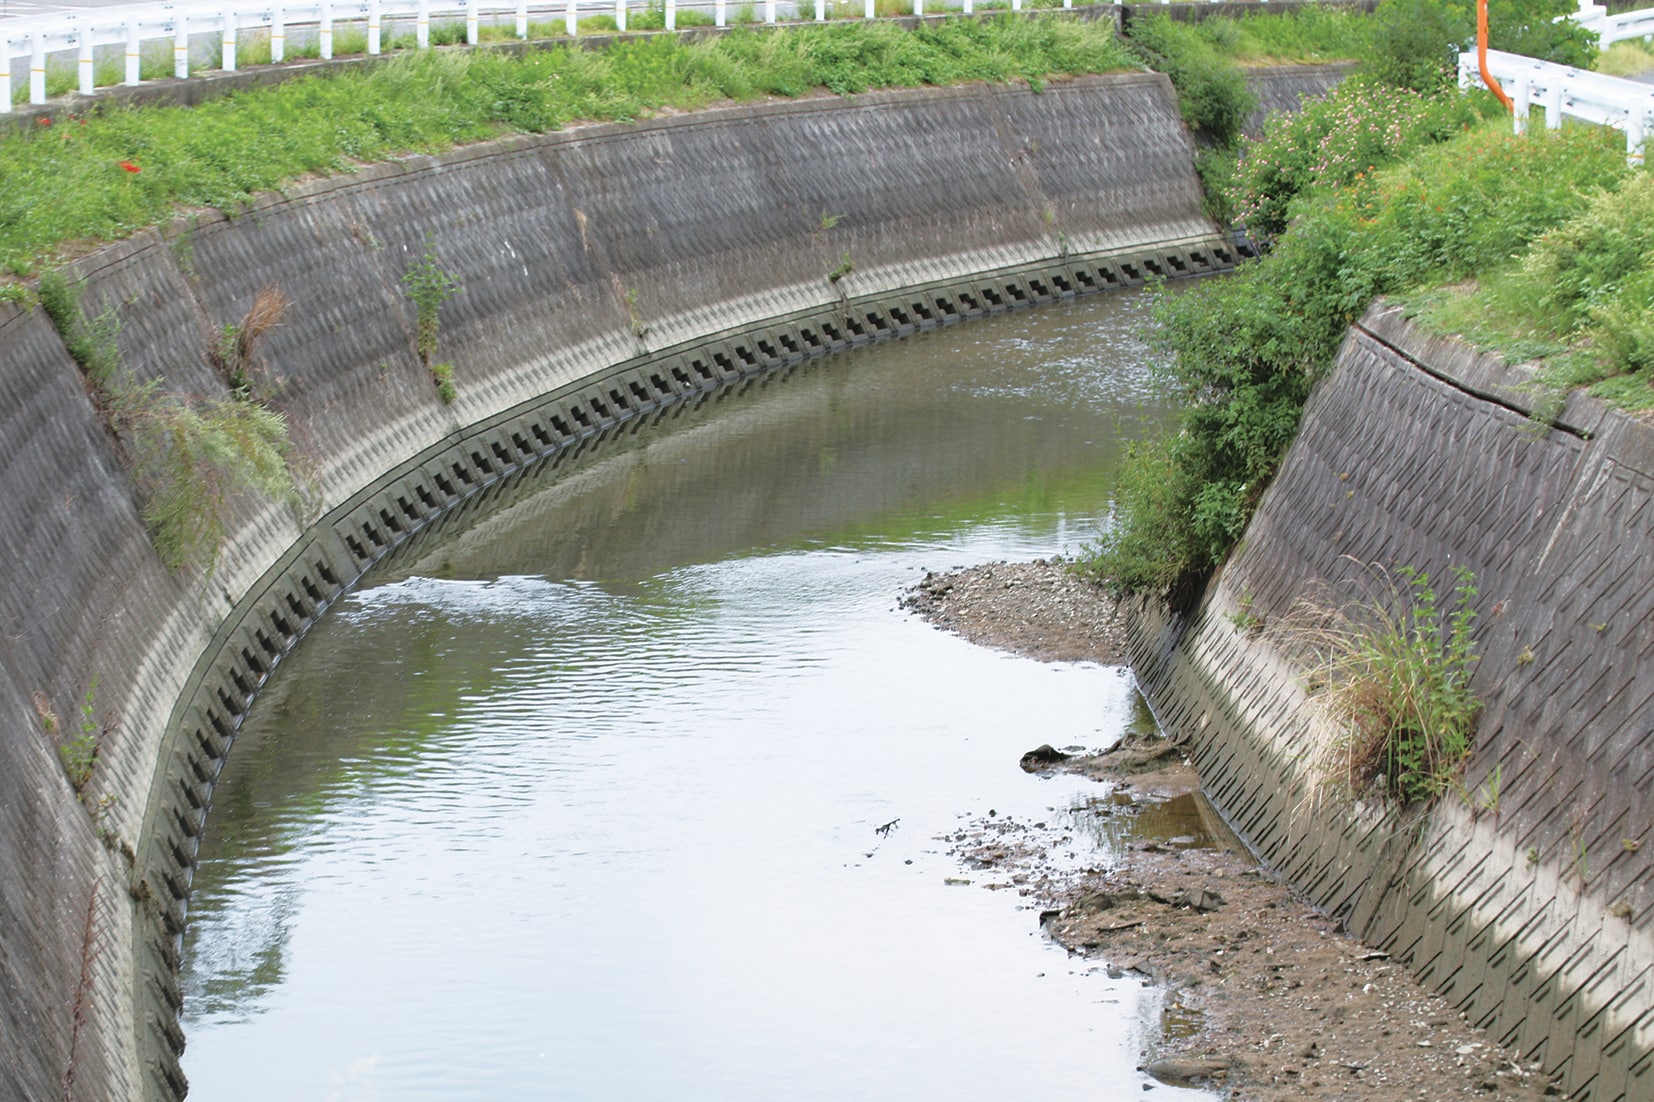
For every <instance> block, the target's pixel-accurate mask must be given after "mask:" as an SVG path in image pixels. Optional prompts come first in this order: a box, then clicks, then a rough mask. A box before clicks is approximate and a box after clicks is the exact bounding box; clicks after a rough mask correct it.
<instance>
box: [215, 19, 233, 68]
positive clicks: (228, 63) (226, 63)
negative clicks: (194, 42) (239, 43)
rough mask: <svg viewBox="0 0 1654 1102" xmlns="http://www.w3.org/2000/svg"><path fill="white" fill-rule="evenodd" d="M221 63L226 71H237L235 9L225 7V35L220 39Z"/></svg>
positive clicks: (219, 61)
mask: <svg viewBox="0 0 1654 1102" xmlns="http://www.w3.org/2000/svg"><path fill="white" fill-rule="evenodd" d="M218 63H219V65H220V66H221V67H222V68H223V70H224V71H225V72H226V73H233V72H235V9H234V8H225V9H224V37H223V38H222V39H220V47H219V60H218Z"/></svg>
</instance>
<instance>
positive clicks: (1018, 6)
mask: <svg viewBox="0 0 1654 1102" xmlns="http://www.w3.org/2000/svg"><path fill="white" fill-rule="evenodd" d="M1011 10H1012V11H1021V10H1022V0H1011Z"/></svg>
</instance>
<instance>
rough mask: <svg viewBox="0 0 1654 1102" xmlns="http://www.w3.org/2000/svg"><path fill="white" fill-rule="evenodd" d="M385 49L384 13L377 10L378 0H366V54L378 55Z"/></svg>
mask: <svg viewBox="0 0 1654 1102" xmlns="http://www.w3.org/2000/svg"><path fill="white" fill-rule="evenodd" d="M384 49H385V14H384V12H382V11H380V10H379V0H368V55H369V56H370V57H372V56H378V55H379V54H381V53H383V52H384Z"/></svg>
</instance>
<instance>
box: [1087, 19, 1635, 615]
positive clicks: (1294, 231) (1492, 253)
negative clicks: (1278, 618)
mask: <svg viewBox="0 0 1654 1102" xmlns="http://www.w3.org/2000/svg"><path fill="white" fill-rule="evenodd" d="M1555 6H1556V4H1555V3H1554V2H1553V0H1543V2H1541V3H1537V4H1535V5H1525V6H1524V8H1523V11H1524V12H1527V14H1529V15H1531V16H1532V18H1531V19H1529V20H1528V21H1527V23H1525V24H1524V23H1521V22H1519V21H1517V20H1515V19H1512V20H1510V22H1509V23H1508V24H1507V26H1509V27H1510V28H1511V29H1510V31H1509V33H1510V34H1512V35H1518V32H1520V33H1521V34H1523V35H1527V37H1528V39H1529V40H1530V48H1535V49H1537V48H1538V47H1539V46H1542V45H1544V44H1545V42H1549V46H1548V47H1547V48H1548V49H1550V50H1551V51H1552V52H1553V53H1554V54H1555V56H1557V57H1559V58H1560V59H1564V60H1566V59H1568V58H1570V57H1571V53H1570V52H1571V51H1573V50H1574V49H1575V48H1576V47H1577V43H1576V42H1575V40H1574V36H1572V35H1554V36H1552V38H1550V39H1546V38H1545V36H1546V35H1549V34H1550V33H1551V32H1549V31H1545V32H1541V31H1536V30H1533V25H1534V24H1536V23H1538V22H1546V23H1547V26H1548V25H1549V24H1548V19H1549V16H1550V14H1552V12H1551V8H1552V7H1555ZM1530 8H1531V10H1529V9H1530ZM1421 11H1424V12H1426V14H1428V15H1429V16H1430V18H1431V19H1432V20H1434V21H1435V22H1436V23H1439V24H1440V25H1441V26H1442V27H1445V28H1448V29H1449V30H1450V31H1451V30H1453V29H1455V28H1458V27H1459V23H1460V21H1461V16H1462V12H1460V10H1459V8H1458V7H1457V6H1456V5H1455V4H1451V3H1445V4H1444V3H1439V2H1436V0H1430V2H1429V3H1428V4H1426V3H1425V0H1389V2H1388V3H1386V4H1385V5H1383V6H1382V7H1381V8H1380V9H1379V12H1378V16H1377V18H1375V20H1374V21H1373V22H1374V25H1375V26H1376V27H1377V28H1379V30H1380V31H1384V32H1385V33H1387V34H1390V37H1388V38H1386V37H1383V35H1381V36H1380V39H1379V46H1380V47H1381V48H1380V51H1379V52H1378V53H1376V54H1375V56H1374V58H1373V59H1372V61H1371V62H1370V63H1369V64H1368V65H1367V66H1366V67H1365V70H1364V71H1363V72H1362V73H1361V74H1359V75H1358V76H1357V77H1356V78H1354V79H1353V80H1351V81H1350V82H1348V83H1347V84H1346V85H1345V86H1344V87H1343V88H1341V89H1340V90H1339V91H1338V92H1337V93H1335V94H1334V95H1332V96H1330V97H1328V98H1327V99H1326V100H1323V101H1320V102H1317V103H1311V104H1306V106H1305V109H1304V110H1303V111H1302V112H1300V113H1299V114H1297V115H1296V116H1293V117H1290V118H1283V119H1280V120H1278V121H1277V122H1276V124H1275V125H1274V126H1273V127H1272V128H1271V129H1270V130H1269V131H1268V132H1267V133H1266V134H1265V135H1264V136H1262V137H1261V138H1259V139H1257V140H1255V141H1248V142H1245V143H1243V144H1242V145H1241V147H1240V148H1239V149H1238V151H1237V155H1236V160H1235V162H1234V163H1233V164H1232V165H1223V164H1217V163H1214V161H1213V160H1211V159H1208V160H1207V161H1206V162H1205V163H1203V165H1202V174H1203V177H1204V178H1205V180H1206V183H1207V186H1208V188H1209V190H1210V191H1211V192H1212V193H1213V194H1212V202H1211V204H1210V205H1211V206H1212V207H1213V208H1214V209H1215V210H1217V211H1220V212H1222V213H1223V214H1225V215H1227V216H1229V217H1232V218H1233V219H1234V220H1235V221H1236V222H1238V223H1239V224H1240V225H1241V226H1242V227H1244V228H1245V229H1246V230H1247V231H1249V232H1250V233H1252V234H1253V235H1254V236H1255V237H1257V238H1259V239H1260V240H1261V241H1262V242H1264V243H1265V244H1267V245H1272V246H1273V248H1272V252H1271V253H1270V255H1268V256H1267V257H1266V258H1265V259H1264V260H1262V261H1261V262H1260V263H1258V264H1256V265H1253V266H1250V267H1248V268H1246V269H1244V270H1243V271H1241V272H1240V273H1239V274H1237V275H1236V277H1235V278H1234V279H1232V280H1227V281H1224V282H1223V283H1222V284H1216V285H1212V286H1209V287H1205V288H1201V289H1199V290H1197V291H1196V292H1194V293H1192V294H1188V295H1183V296H1178V297H1175V298H1171V297H1168V298H1166V299H1165V300H1164V301H1163V302H1162V304H1161V307H1160V311H1159V320H1160V322H1161V323H1162V329H1161V340H1162V343H1163V345H1164V348H1165V350H1166V352H1167V353H1168V355H1167V356H1166V357H1165V359H1164V363H1165V365H1166V366H1165V372H1166V375H1165V382H1166V385H1167V386H1168V388H1169V389H1171V390H1172V391H1173V392H1175V393H1176V394H1177V395H1178V396H1179V397H1180V398H1181V399H1182V400H1183V403H1184V412H1183V415H1182V418H1181V421H1180V424H1179V425H1178V427H1177V428H1176V429H1175V430H1174V431H1173V432H1171V433H1169V434H1168V435H1167V436H1166V437H1164V438H1163V439H1161V440H1159V441H1157V442H1154V443H1151V444H1149V445H1147V446H1145V447H1142V448H1139V449H1138V450H1137V452H1136V456H1135V458H1134V460H1133V462H1132V463H1130V464H1128V465H1127V468H1126V471H1125V473H1124V474H1123V476H1122V485H1121V487H1120V490H1119V492H1118V495H1117V508H1118V514H1119V516H1118V520H1117V523H1116V525H1115V526H1114V528H1113V530H1112V531H1111V532H1110V533H1109V534H1108V535H1107V536H1106V537H1105V538H1104V540H1103V542H1102V544H1101V546H1100V547H1099V548H1097V549H1096V553H1095V555H1094V556H1093V557H1092V561H1091V567H1090V568H1091V569H1092V570H1094V571H1095V572H1096V573H1097V574H1099V575H1100V576H1102V577H1104V578H1106V579H1108V580H1109V582H1110V583H1111V584H1112V585H1114V586H1115V587H1117V588H1118V589H1120V590H1122V591H1125V592H1152V593H1156V594H1159V595H1162V596H1170V597H1173V598H1181V597H1185V596H1191V595H1192V594H1193V593H1194V592H1195V591H1196V588H1197V585H1198V583H1199V581H1200V580H1201V579H1202V578H1204V577H1205V576H1206V575H1207V574H1208V573H1209V572H1210V571H1211V570H1212V569H1213V568H1215V567H1216V566H1217V565H1218V564H1219V563H1220V562H1222V561H1223V559H1224V558H1225V557H1226V556H1227V555H1228V553H1229V551H1230V549H1231V548H1232V547H1233V546H1234V544H1235V541H1236V540H1238V539H1239V538H1240V536H1241V533H1242V532H1243V530H1244V529H1245V527H1246V524H1247V521H1248V520H1249V518H1250V517H1251V514H1252V511H1253V509H1254V508H1255V507H1256V505H1257V503H1258V501H1259V499H1260V497H1261V496H1262V493H1263V491H1264V489H1265V487H1266V486H1267V485H1268V484H1269V482H1270V480H1271V479H1272V478H1273V476H1274V473H1275V470H1276V467H1277V465H1278V464H1279V462H1280V460H1281V457H1282V455H1283V454H1284V453H1285V450H1286V448H1287V446H1288V445H1289V444H1290V443H1291V441H1292V439H1293V437H1294V435H1295V434H1296V432H1297V426H1298V418H1299V415H1300V413H1301V411H1302V409H1303V404H1304V402H1305V400H1306V399H1307V398H1308V395H1309V391H1310V388H1311V387H1312V386H1313V385H1314V383H1315V382H1316V380H1317V379H1319V378H1320V376H1321V375H1322V374H1323V373H1324V372H1325V371H1326V370H1327V368H1328V367H1329V366H1330V365H1331V363H1332V360H1333V356H1334V354H1335V353H1336V351H1337V349H1338V346H1339V343H1340V342H1341V341H1342V340H1343V337H1344V334H1345V332H1346V330H1347V329H1348V327H1349V325H1350V324H1351V323H1352V322H1354V321H1355V319H1356V318H1358V317H1359V316H1360V315H1361V313H1362V312H1363V311H1364V310H1365V309H1366V307H1367V305H1368V304H1369V303H1370V302H1371V301H1372V300H1373V299H1374V298H1375V297H1377V296H1379V295H1399V296H1408V297H1410V299H1411V300H1414V301H1418V302H1421V303H1426V302H1428V303H1436V304H1440V305H1439V310H1438V313H1437V314H1436V315H1435V316H1438V317H1440V318H1441V319H1443V320H1442V324H1444V325H1449V326H1454V325H1463V324H1466V323H1465V319H1466V318H1467V317H1469V316H1471V315H1476V314H1479V313H1480V312H1486V313H1487V314H1488V315H1489V316H1490V318H1491V319H1492V321H1490V322H1489V323H1488V327H1487V328H1486V329H1485V331H1484V332H1482V333H1481V334H1479V336H1480V338H1481V339H1482V340H1484V341H1485V342H1486V343H1490V344H1493V345H1499V344H1500V342H1501V341H1504V342H1505V345H1504V346H1505V347H1508V348H1510V349H1512V350H1513V351H1524V352H1529V353H1531V350H1533V349H1537V348H1540V347H1541V345H1540V344H1535V343H1534V342H1535V339H1536V338H1535V328H1536V325H1537V324H1538V323H1539V320H1540V319H1537V318H1533V317H1530V316H1529V315H1530V314H1532V313H1534V311H1533V310H1531V309H1530V307H1529V304H1536V305H1537V304H1540V303H1547V302H1548V303H1551V304H1552V306H1550V307H1547V310H1548V313H1547V312H1546V311H1543V310H1542V311H1538V313H1539V314H1541V315H1544V316H1548V317H1550V318H1552V319H1554V321H1555V324H1556V326H1558V327H1559V328H1557V329H1556V331H1555V334H1554V335H1553V336H1551V337H1549V338H1547V339H1549V340H1550V341H1551V344H1550V345H1549V346H1546V347H1552V348H1561V347H1562V345H1563V344H1565V343H1566V342H1567V341H1569V340H1573V341H1575V342H1576V343H1577V344H1579V345H1581V346H1582V351H1581V353H1580V356H1581V357H1583V358H1584V359H1586V360H1589V361H1590V363H1591V364H1592V365H1593V366H1592V367H1591V368H1590V369H1589V370H1588V371H1585V370H1582V369H1580V367H1579V363H1580V357H1576V358H1574V359H1571V360H1568V361H1567V366H1568V369H1569V370H1570V371H1571V372H1572V373H1571V374H1566V375H1564V376H1559V378H1560V380H1561V382H1563V383H1572V382H1578V381H1582V380H1589V379H1591V378H1593V377H1600V375H1603V374H1607V375H1614V376H1619V375H1622V374H1623V373H1626V372H1633V373H1638V374H1639V375H1640V373H1641V372H1642V371H1643V369H1644V367H1646V365H1647V363H1648V361H1649V360H1650V359H1654V351H1651V349H1654V332H1651V331H1650V326H1649V325H1648V323H1647V322H1646V321H1645V320H1644V319H1645V318H1646V317H1647V316H1648V315H1647V311H1648V307H1649V305H1650V301H1649V299H1650V295H1651V294H1654V277H1649V276H1647V275H1646V274H1645V273H1644V268H1645V267H1646V266H1647V263H1648V262H1647V261H1646V260H1644V259H1642V258H1643V257H1646V256H1647V255H1649V252H1648V250H1647V248H1643V249H1642V251H1641V252H1640V253H1639V252H1638V245H1637V241H1640V240H1642V237H1645V236H1646V235H1641V236H1639V235H1637V234H1632V235H1631V238H1632V239H1631V240H1630V241H1629V243H1627V239H1626V236H1625V233H1624V232H1622V231H1623V230H1624V227H1625V225H1627V224H1629V223H1636V222H1637V219H1638V217H1639V214H1638V212H1640V211H1642V210H1644V207H1643V206H1639V205H1638V204H1639V203H1640V202H1642V200H1641V199H1640V197H1641V195H1642V191H1641V190H1639V189H1635V188H1634V189H1631V190H1629V191H1627V192H1626V193H1625V194H1624V195H1622V196H1616V197H1615V198H1613V199H1603V200H1598V201H1597V202H1595V203H1594V204H1589V203H1588V202H1587V196H1588V195H1590V194H1591V193H1592V192H1595V191H1601V190H1606V191H1613V190H1615V189H1617V188H1618V187H1619V185H1620V183H1621V181H1622V180H1624V179H1625V178H1626V174H1627V169H1626V167H1625V164H1624V159H1623V155H1622V152H1621V150H1620V148H1619V139H1618V136H1617V135H1615V134H1612V133H1611V132H1607V131H1597V130H1594V129H1590V128H1569V129H1566V130H1564V131H1561V132H1546V133H1539V134H1534V135H1532V136H1530V137H1526V138H1520V137H1515V136H1513V135H1511V134H1509V133H1508V130H1509V128H1510V123H1509V120H1508V117H1506V116H1504V115H1503V113H1502V112H1501V111H1499V110H1498V108H1497V107H1496V106H1495V105H1493V104H1492V102H1491V100H1490V99H1488V98H1485V97H1484V96H1483V95H1482V94H1478V95H1475V96H1471V97H1465V96H1461V95H1460V94H1459V93H1458V92H1457V91H1456V90H1453V89H1451V88H1444V87H1443V84H1444V80H1445V71H1446V70H1445V65H1446V55H1445V54H1443V55H1442V56H1441V57H1440V58H1439V59H1437V58H1436V57H1434V56H1427V55H1429V54H1432V53H1433V52H1436V51H1434V45H1433V44H1435V43H1439V42H1440V41H1442V40H1441V39H1440V38H1439V37H1431V38H1430V39H1429V43H1428V44H1430V45H1431V46H1432V49H1431V50H1430V51H1424V52H1422V53H1421V51H1423V50H1424V45H1426V43H1424V42H1423V40H1421V39H1415V38H1412V37H1408V36H1406V35H1402V34H1400V32H1401V31H1402V30H1405V29H1406V27H1407V26H1409V25H1410V24H1406V23H1404V22H1400V21H1399V20H1400V19H1401V18H1402V17H1403V16H1407V14H1408V13H1409V12H1411V13H1413V15H1415V16H1418V15H1419V13H1420V12H1421ZM1420 17H1421V18H1422V16H1420ZM1524 27H1526V28H1527V29H1526V30H1524V29H1523V28H1524ZM1386 28H1387V29H1388V30H1386ZM1391 32H1394V33H1391ZM1518 37H1520V36H1518ZM1409 84H1411V85H1415V86H1416V87H1408V86H1407V85H1409ZM1587 208H1589V211H1594V212H1595V213H1594V214H1591V213H1588V211H1587ZM1610 212H1616V213H1613V214H1611V213H1610ZM1580 217H1584V218H1587V219H1589V218H1593V217H1594V218H1595V219H1596V225H1595V226H1594V228H1593V227H1582V228H1580V229H1579V231H1578V233H1577V234H1575V235H1574V237H1565V238H1563V239H1556V238H1554V237H1553V238H1546V235H1547V234H1552V233H1553V231H1557V229H1558V227H1561V226H1563V225H1564V224H1566V223H1568V222H1569V221H1570V219H1575V218H1580ZM1643 221H1647V218H1646V217H1644V218H1643ZM1637 224H1639V225H1640V224H1641V223H1637ZM1616 227H1619V229H1616ZM1541 239H1545V240H1546V242H1548V243H1542V244H1540V245H1537V246H1536V247H1535V248H1536V252H1535V254H1534V256H1535V259H1532V260H1525V261H1513V259H1512V258H1513V257H1515V256H1520V255H1521V254H1522V253H1523V252H1524V250H1526V249H1527V248H1528V247H1529V245H1530V243H1534V242H1537V241H1541ZM1558 240H1563V241H1572V240H1577V241H1578V242H1580V246H1579V247H1580V248H1584V249H1588V250H1589V249H1596V250H1599V253H1600V260H1589V259H1579V258H1576V257H1575V256H1574V253H1575V251H1576V250H1575V248H1574V246H1572V245H1567V244H1558V243H1557V242H1558ZM1587 241H1590V242H1595V244H1591V245H1587V244H1585V243H1586V242H1587ZM1616 242H1617V244H1615V243H1616ZM1610 252H1612V253H1614V255H1613V256H1608V255H1607V253H1610ZM1545 258H1549V259H1548V260H1547V259H1545ZM1547 265H1549V266H1547ZM1569 265H1574V266H1575V268H1574V269H1573V274H1572V275H1569V274H1566V273H1565V272H1564V271H1563V269H1564V268H1567V267H1568V266H1569ZM1501 272H1508V273H1511V274H1501ZM1524 273H1525V274H1524ZM1599 277H1600V278H1599ZM1523 280H1526V283H1523V282H1522V281H1523ZM1466 281H1476V286H1477V287H1478V288H1480V290H1478V292H1477V297H1473V298H1471V299H1470V300H1469V305H1468V307H1466V306H1465V304H1464V302H1463V301H1460V300H1462V297H1463V292H1464V289H1465V288H1464V286H1463V285H1464V284H1465V283H1466ZM1593 281H1594V282H1593ZM1540 283H1543V284H1544V285H1545V286H1544V288H1540V287H1539V286H1538V284H1540ZM1570 288H1572V290H1570ZM1542 292H1543V293H1542ZM1500 296H1503V297H1502V298H1501V297H1500ZM1536 296H1539V297H1536ZM1546 296H1548V297H1546ZM1570 296H1571V297H1570ZM1455 301H1459V305H1458V307H1457V312H1455V309H1454V308H1453V307H1452V306H1451V305H1450V304H1451V303H1453V302H1455ZM1498 302H1503V303H1504V306H1503V308H1500V309H1496V308H1495V304H1497V303H1498ZM1501 318H1502V319H1503V324H1504V325H1505V327H1506V328H1505V332H1506V334H1507V336H1505V337H1503V338H1501V337H1499V336H1498V334H1496V333H1494V332H1493V331H1492V326H1493V324H1494V323H1495V322H1498V321H1499V319H1501ZM1523 342H1527V343H1526V344H1524V343H1523ZM1592 372H1595V373H1597V374H1596V375H1595V376H1593V375H1592ZM1644 389H1646V387H1645V388H1644Z"/></svg>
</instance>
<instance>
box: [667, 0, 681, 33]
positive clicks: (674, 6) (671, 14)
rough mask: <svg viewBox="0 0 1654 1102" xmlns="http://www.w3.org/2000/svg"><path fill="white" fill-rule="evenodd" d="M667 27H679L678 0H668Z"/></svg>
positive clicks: (671, 29) (668, 28) (672, 29)
mask: <svg viewBox="0 0 1654 1102" xmlns="http://www.w3.org/2000/svg"><path fill="white" fill-rule="evenodd" d="M666 29H667V30H669V31H675V30H677V29H678V0H666Z"/></svg>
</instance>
